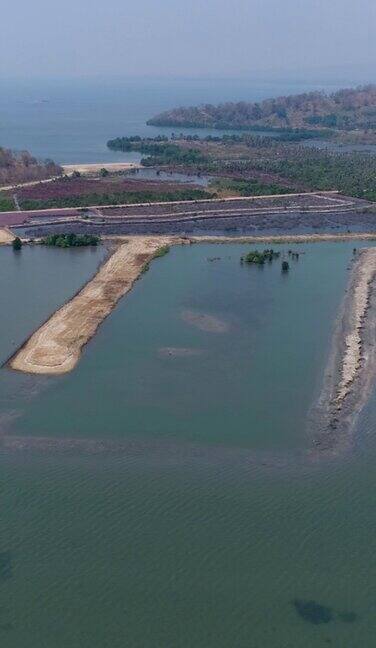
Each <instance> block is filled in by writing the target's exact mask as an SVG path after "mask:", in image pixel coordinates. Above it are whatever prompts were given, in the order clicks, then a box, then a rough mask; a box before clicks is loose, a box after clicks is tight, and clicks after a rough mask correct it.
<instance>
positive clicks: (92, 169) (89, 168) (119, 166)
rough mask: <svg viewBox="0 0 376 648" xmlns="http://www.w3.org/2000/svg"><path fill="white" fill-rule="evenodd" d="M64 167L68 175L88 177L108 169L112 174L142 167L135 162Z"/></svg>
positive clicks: (65, 165)
mask: <svg viewBox="0 0 376 648" xmlns="http://www.w3.org/2000/svg"><path fill="white" fill-rule="evenodd" d="M62 167H63V169H64V172H65V173H66V174H67V175H70V174H71V173H73V172H74V171H78V172H79V173H82V174H83V175H87V174H90V173H98V172H99V171H100V170H101V169H107V171H109V172H110V173H116V172H117V171H128V170H129V169H138V168H139V167H140V165H139V164H136V163H134V162H102V163H101V162H96V163H95V164H63V165H62Z"/></svg>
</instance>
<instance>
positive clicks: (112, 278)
mask: <svg viewBox="0 0 376 648" xmlns="http://www.w3.org/2000/svg"><path fill="white" fill-rule="evenodd" d="M172 242H174V243H175V244H176V243H179V242H180V243H182V242H183V241H182V239H177V238H175V239H174V240H173V241H172V240H171V237H161V236H154V237H153V236H142V237H141V236H140V237H134V238H132V239H129V241H128V242H127V243H123V244H122V245H121V246H120V247H119V248H118V249H117V250H116V251H115V252H114V254H113V255H112V256H111V257H110V258H109V259H108V261H106V262H105V263H104V265H103V266H102V267H101V268H100V269H99V271H98V273H97V274H96V275H95V277H94V278H93V279H92V280H91V281H89V283H88V284H86V286H85V287H84V288H83V289H82V290H81V291H80V292H79V293H78V294H77V295H76V296H75V297H73V299H72V300H71V301H70V302H68V303H67V304H65V306H63V307H62V308H60V309H59V310H58V311H56V313H55V314H54V315H52V317H50V319H49V320H48V321H47V322H46V323H45V324H43V326H41V328H39V329H38V330H37V331H36V332H35V333H34V334H33V335H32V336H31V337H30V338H29V339H28V341H27V342H26V343H25V344H24V346H23V347H21V349H20V350H19V351H18V352H17V353H16V354H15V355H14V356H13V358H11V360H10V361H9V365H10V367H12V369H16V370H18V371H23V372H26V373H34V374H62V373H66V372H68V371H71V370H72V369H73V368H74V366H75V365H76V364H77V362H78V360H79V358H80V355H81V351H82V348H83V346H84V345H85V344H86V343H87V342H88V341H89V340H90V339H91V338H92V337H93V335H94V334H95V332H96V330H97V328H98V326H99V325H100V324H101V322H102V321H103V320H104V319H105V318H106V317H107V315H109V314H110V312H111V311H112V310H113V308H114V307H115V306H116V304H117V302H118V301H119V299H120V298H121V297H122V296H123V295H124V294H125V293H127V292H128V291H129V290H130V289H131V288H132V286H133V284H134V282H135V281H136V279H137V278H138V277H139V275H140V274H141V272H142V271H143V269H144V267H145V264H147V263H148V262H149V261H150V260H151V259H152V258H153V256H154V255H155V253H156V252H157V251H158V249H160V248H161V247H163V246H165V245H169V244H171V243H172Z"/></svg>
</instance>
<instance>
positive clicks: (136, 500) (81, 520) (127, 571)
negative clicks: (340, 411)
mask: <svg viewBox="0 0 376 648" xmlns="http://www.w3.org/2000/svg"><path fill="white" fill-rule="evenodd" d="M291 247H293V246H291ZM352 247H353V244H352V243H339V244H314V245H304V246H300V247H299V250H300V251H301V252H302V254H301V256H300V259H299V261H298V262H296V263H293V262H291V269H290V272H289V274H288V275H287V276H284V275H282V274H281V270H280V260H279V261H276V262H273V264H272V265H271V266H269V265H267V266H266V267H264V268H262V269H260V268H255V267H246V266H241V265H240V263H239V256H240V253H242V252H244V251H246V250H247V246H237V245H226V246H198V245H197V246H192V247H185V248H179V249H178V248H176V249H174V250H172V251H171V252H170V254H169V255H167V256H166V257H164V258H162V259H159V260H157V261H156V262H155V263H154V264H153V265H152V268H151V270H150V272H149V273H147V274H146V275H144V276H143V278H142V280H140V281H139V282H137V284H136V286H135V288H134V290H133V291H132V293H131V294H130V295H129V296H128V297H127V298H126V299H124V300H122V301H121V303H120V304H119V307H118V308H117V309H116V310H115V311H114V312H113V314H112V315H111V316H110V317H109V318H108V319H107V320H106V321H105V323H104V324H103V325H102V327H101V328H100V330H99V332H98V335H97V336H96V338H95V339H94V340H93V341H92V342H91V343H90V344H89V345H88V346H87V348H86V349H85V351H84V354H83V356H82V359H81V362H80V364H79V365H78V367H77V368H76V370H75V371H74V372H72V373H71V374H69V375H67V376H62V377H58V378H40V377H39V378H38V377H36V378H35V377H30V376H24V375H21V374H17V373H14V372H10V371H8V370H6V369H3V370H1V372H0V374H1V375H0V390H1V394H2V396H1V400H0V409H1V412H2V425H3V427H4V428H5V429H7V430H8V432H9V434H17V435H21V436H24V437H26V442H27V439H29V438H34V439H35V437H36V436H39V437H45V438H48V439H49V440H50V441H49V443H50V445H49V448H48V449H46V448H45V447H44V446H42V447H40V448H39V449H38V450H34V451H31V450H29V451H28V450H25V451H23V452H18V453H17V452H13V453H12V452H10V451H6V450H5V449H3V450H2V451H1V453H0V482H1V502H2V508H1V516H0V638H1V640H2V645H4V646H6V647H7V648H8V647H9V648H34V647H35V648H39V647H40V646H51V645H53V646H54V647H56V648H66V646H70V647H71V648H96V647H98V648H103V647H107V646H108V647H111V648H117V647H119V648H120V647H121V648H122V647H123V646H127V647H128V646H129V647H130V648H133V647H135V648H156V647H157V648H159V647H160V648H166V647H171V648H175V647H179V648H180V647H181V648H188V647H189V648H191V647H193V646H194V647H195V648H196V647H199V648H212V647H213V648H218V647H220V648H222V647H223V648H227V647H229V646H231V647H232V646H236V647H240V648H243V647H244V648H246V647H247V648H249V647H256V646H259V647H260V646H262V647H264V646H268V648H269V647H270V648H284V647H286V648H287V647H290V646H294V647H297V648H300V647H301V646H304V647H305V648H316V647H319V646H325V645H333V646H341V647H342V646H346V648H347V647H348V648H353V647H354V648H358V647H359V646H362V647H363V646H364V647H365V648H371V647H372V646H373V645H374V635H375V631H376V627H375V625H376V621H375V620H376V615H375V606H376V603H375V599H374V592H373V589H374V588H373V583H374V577H375V573H374V572H375V560H374V554H375V549H376V547H375V537H376V536H375V530H376V515H375V507H374V491H375V486H376V484H375V472H374V462H375V452H376V444H375V441H374V435H373V429H374V422H375V411H376V410H375V408H376V402H375V401H374V400H373V401H372V402H371V403H370V404H369V406H368V407H367V410H366V411H365V412H364V414H363V416H362V419H361V421H360V425H359V432H358V443H357V447H356V450H355V451H354V453H352V454H351V456H346V457H343V458H341V459H338V460H336V461H333V462H327V461H322V462H316V463H313V464H310V463H308V462H307V461H305V460H304V451H305V449H306V448H308V447H309V443H310V439H309V437H308V436H307V433H306V427H305V425H306V415H307V410H308V409H309V407H310V405H311V404H312V402H313V401H314V399H315V397H316V395H317V393H318V391H319V389H320V386H321V380H322V374H323V369H324V367H325V362H326V358H327V355H328V351H329V347H330V339H331V332H332V328H333V323H334V320H335V317H336V312H337V309H338V306H339V304H340V302H341V299H342V296H343V292H344V289H345V286H346V280H347V276H348V270H347V268H348V265H349V262H350V260H351V256H352ZM280 249H281V251H283V250H285V248H280ZM294 249H297V248H296V246H295V247H294ZM101 254H102V252H101V251H100V250H97V251H95V252H93V253H92V252H91V251H89V250H84V251H82V250H79V251H77V250H76V251H73V252H71V251H64V250H60V251H58V250H43V249H41V248H36V249H30V250H29V249H24V250H22V253H21V254H20V255H18V256H15V255H14V254H13V253H12V251H11V250H7V249H0V270H1V272H0V281H2V283H1V291H0V295H1V300H2V313H4V314H5V316H6V318H8V319H5V320H4V318H3V317H2V318H1V319H0V333H1V335H0V353H1V357H2V358H5V357H7V356H8V355H9V353H10V352H11V351H12V349H13V348H14V344H18V343H19V342H20V341H21V340H22V339H24V337H25V335H26V334H27V333H28V332H29V331H30V329H33V328H34V327H35V326H36V325H37V323H39V321H43V319H45V317H47V315H48V313H49V312H50V311H51V310H53V309H54V308H55V307H56V305H57V303H59V302H61V301H63V300H65V299H67V297H68V296H69V293H73V292H74V291H75V290H77V287H78V284H79V283H80V282H82V281H85V279H86V278H87V277H88V276H90V274H91V273H92V272H93V271H94V269H95V266H96V264H97V263H98V261H99V258H100V255H101ZM214 257H220V258H219V259H217V260H215V261H210V260H208V258H211V259H212V258H214ZM9 275H10V276H14V277H15V280H14V281H13V280H12V281H9V280H7V276H9ZM61 277H63V278H64V280H62V279H61ZM41 286H43V289H41ZM187 313H188V315H187ZM192 313H193V314H194V316H192ZM204 315H205V316H206V318H204V317H203V316H204ZM208 317H211V318H212V319H210V320H209V319H208ZM213 318H214V319H213ZM208 322H209V323H210V324H211V325H210V326H208ZM213 322H214V323H215V324H216V326H215V327H214V328H215V331H213V330H212V329H213ZM197 323H199V325H200V326H201V327H202V326H204V328H205V329H206V330H202V328H198V327H197ZM203 323H204V324H203ZM208 329H211V330H208ZM166 347H169V348H171V347H174V348H175V349H176V348H180V349H181V348H184V349H190V350H192V349H194V350H196V351H197V353H198V352H199V353H198V354H197V355H189V354H188V355H187V354H186V355H183V356H174V355H169V354H167V355H166V353H165V352H163V349H165V348H166ZM4 394H5V396H4ZM72 437H74V438H78V439H81V442H82V443H81V446H80V449H75V448H71V449H70V450H69V449H68V450H67V449H66V448H64V445H62V443H61V440H63V441H64V440H66V439H67V438H69V439H71V438H72ZM90 439H91V440H92V439H95V440H99V439H101V440H104V441H105V442H106V441H109V440H112V441H113V442H116V443H119V444H120V445H119V447H118V450H116V451H115V452H109V451H108V450H106V445H105V444H103V445H102V446H99V445H96V446H93V445H90V443H89V440H90ZM43 448H44V449H43ZM295 599H302V600H313V601H315V602H316V603H318V604H320V605H323V606H326V607H327V608H330V614H331V615H332V618H331V620H330V621H329V622H328V623H322V624H318V625H316V624H312V623H309V622H307V621H306V620H304V619H303V618H302V617H301V616H299V615H298V614H297V611H296V608H295V606H294V605H293V601H294V600H295Z"/></svg>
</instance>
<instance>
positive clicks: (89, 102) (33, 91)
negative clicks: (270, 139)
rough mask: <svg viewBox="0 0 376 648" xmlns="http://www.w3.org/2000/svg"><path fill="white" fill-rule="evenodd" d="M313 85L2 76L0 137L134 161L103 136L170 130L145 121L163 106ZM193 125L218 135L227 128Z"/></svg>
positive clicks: (61, 153) (66, 159)
mask: <svg viewBox="0 0 376 648" xmlns="http://www.w3.org/2000/svg"><path fill="white" fill-rule="evenodd" d="M314 89H322V86H315V85H314V84H310V85H309V84H304V83H296V84H293V83H291V82H290V83H288V82H283V81H281V82H280V83H276V82H274V83H260V82H259V83H255V82H254V81H252V80H251V79H250V80H249V81H246V80H243V81H241V80H231V81H230V80H229V81H226V80H223V79H222V80H216V79H202V80H193V79H185V80H184V79H183V80H182V79H175V80H173V79H172V80H155V79H154V80H148V79H140V80H124V79H118V80H110V81H109V80H106V79H103V80H101V81H99V80H96V81H88V80H80V81H72V80H70V81H60V82H57V81H43V82H42V81H40V82H38V81H35V80H33V81H29V82H28V81H17V82H16V81H13V82H12V81H4V80H0V145H1V146H6V147H10V148H12V149H18V150H25V149H26V150H30V151H31V152H32V153H33V154H34V155H36V156H38V157H41V158H52V159H54V160H56V162H60V163H66V164H68V163H70V162H72V163H76V162H101V161H103V162H111V161H118V160H120V161H121V160H124V161H139V159H140V156H139V155H138V154H136V153H127V154H124V153H116V152H114V151H109V150H108V149H107V147H106V142H107V141H108V140H109V139H111V138H114V137H118V136H121V135H146V136H155V135H158V134H160V133H165V134H170V133H171V132H172V130H171V129H166V128H155V127H151V126H146V121H147V120H148V119H149V118H150V117H152V116H153V115H155V114H157V113H159V112H161V111H162V110H165V109H168V108H173V107H175V106H190V105H196V104H199V103H220V102H221V101H237V100H238V101H240V100H248V101H258V100H261V99H265V98H267V97H275V96H280V95H285V94H293V93H297V92H305V91H307V90H314ZM326 89H327V90H335V89H337V88H336V87H335V86H326ZM181 131H184V129H179V132H181ZM187 132H189V133H193V132H195V131H194V130H192V129H189V130H188V131H187ZM197 132H199V133H201V134H208V133H210V132H214V133H215V134H217V135H218V134H219V133H221V132H224V131H210V130H200V131H197ZM227 132H229V131H227Z"/></svg>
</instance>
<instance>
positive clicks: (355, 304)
mask: <svg viewBox="0 0 376 648" xmlns="http://www.w3.org/2000/svg"><path fill="white" fill-rule="evenodd" d="M375 277H376V248H369V249H364V250H361V251H360V253H359V258H358V259H357V261H356V264H355V266H354V270H353V280H352V283H351V285H350V295H351V306H350V309H351V310H350V312H349V313H346V316H347V317H348V318H349V320H350V322H351V329H350V331H349V332H348V333H347V334H346V339H345V351H344V355H343V359H342V365H341V370H340V381H339V385H338V390H337V394H336V398H335V402H336V403H337V405H339V406H340V405H341V403H342V401H343V400H344V398H345V397H346V396H347V394H348V393H349V391H350V389H351V385H352V383H353V381H354V379H355V378H356V376H357V373H358V371H359V369H360V365H361V359H362V351H363V348H362V347H363V344H362V328H363V323H364V318H365V316H366V314H367V309H368V306H369V302H370V295H371V290H372V286H373V283H374V280H375Z"/></svg>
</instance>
